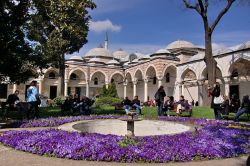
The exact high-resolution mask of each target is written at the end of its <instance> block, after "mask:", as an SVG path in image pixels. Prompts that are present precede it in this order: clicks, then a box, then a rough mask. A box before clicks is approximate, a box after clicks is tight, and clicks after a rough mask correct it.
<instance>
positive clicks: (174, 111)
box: [163, 104, 193, 117]
mask: <svg viewBox="0 0 250 166" xmlns="http://www.w3.org/2000/svg"><path fill="white" fill-rule="evenodd" d="M170 112H173V113H175V114H176V115H177V116H179V115H180V114H182V113H183V112H187V113H188V117H191V116H192V114H193V109H192V107H191V106H190V108H189V109H188V110H183V111H182V113H180V114H178V113H177V105H176V104H175V105H174V109H169V108H163V114H164V115H167V116H170Z"/></svg>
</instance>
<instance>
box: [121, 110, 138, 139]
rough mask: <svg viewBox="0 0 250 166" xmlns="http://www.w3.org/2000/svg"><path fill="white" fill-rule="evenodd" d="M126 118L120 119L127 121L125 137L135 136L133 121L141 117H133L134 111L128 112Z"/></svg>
mask: <svg viewBox="0 0 250 166" xmlns="http://www.w3.org/2000/svg"><path fill="white" fill-rule="evenodd" d="M127 115H128V116H127V117H128V118H127V119H121V120H122V121H126V122H127V134H126V136H127V137H129V138H130V137H134V136H135V121H141V120H142V119H138V118H135V115H136V113H135V112H129V113H128V114H127Z"/></svg>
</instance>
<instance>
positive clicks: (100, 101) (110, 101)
mask: <svg viewBox="0 0 250 166" xmlns="http://www.w3.org/2000/svg"><path fill="white" fill-rule="evenodd" d="M121 102H122V99H119V98H115V97H99V98H97V99H96V101H95V104H94V106H95V107H100V106H104V105H114V104H116V103H121Z"/></svg>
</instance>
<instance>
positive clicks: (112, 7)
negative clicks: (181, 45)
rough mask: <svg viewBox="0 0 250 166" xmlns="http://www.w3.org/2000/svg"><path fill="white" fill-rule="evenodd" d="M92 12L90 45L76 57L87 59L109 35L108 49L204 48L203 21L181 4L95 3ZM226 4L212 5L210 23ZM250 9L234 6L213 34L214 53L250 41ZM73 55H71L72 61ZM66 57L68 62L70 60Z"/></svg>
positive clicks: (173, 0) (164, 0)
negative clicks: (181, 42) (173, 45)
mask: <svg viewBox="0 0 250 166" xmlns="http://www.w3.org/2000/svg"><path fill="white" fill-rule="evenodd" d="M94 2H95V3H96V5H97V8H96V9H94V10H92V11H90V12H89V14H90V15H91V17H92V19H91V22H90V23H89V26H90V31H89V33H88V37H87V39H88V43H87V44H85V45H84V46H83V47H82V48H81V49H80V50H79V52H75V53H73V55H78V56H84V55H85V54H86V53H87V52H88V51H89V50H90V49H91V48H94V47H98V46H99V45H100V44H102V45H104V40H105V33H106V32H108V37H109V49H110V50H111V51H116V50H118V49H120V48H121V49H123V50H125V51H127V52H128V53H133V52H140V53H143V54H151V53H153V52H155V51H157V50H158V49H161V48H165V47H166V46H167V45H168V44H170V43H171V42H173V41H176V40H186V41H189V42H192V43H193V44H194V45H197V46H201V47H204V28H203V22H202V20H201V17H200V16H199V15H198V13H197V12H196V11H194V10H190V9H186V8H185V6H184V4H183V1H182V0H94ZM225 5H226V2H223V1H221V2H219V3H217V4H210V6H209V8H208V15H209V21H210V24H211V22H212V21H213V20H214V19H215V17H216V16H217V14H218V12H219V11H220V10H221V9H222V8H223V7H224V6H225ZM249 16H250V6H246V5H242V4H237V3H235V4H233V6H232V7H231V9H230V10H229V12H228V13H226V15H224V17H223V18H222V19H221V21H220V22H219V24H218V25H217V27H216V29H215V31H214V33H213V41H212V42H213V49H218V48H221V47H232V46H235V45H239V44H242V43H245V42H246V41H249V40H250V17H249ZM70 56H72V55H68V56H67V57H68V58H69V57H70ZM67 57H66V58H67Z"/></svg>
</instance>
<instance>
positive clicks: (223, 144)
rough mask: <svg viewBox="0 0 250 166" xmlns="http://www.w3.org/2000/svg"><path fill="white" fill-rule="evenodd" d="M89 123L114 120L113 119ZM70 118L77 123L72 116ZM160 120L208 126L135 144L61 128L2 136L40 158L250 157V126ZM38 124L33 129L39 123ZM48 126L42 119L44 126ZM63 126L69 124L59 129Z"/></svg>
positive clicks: (3, 140) (139, 139) (159, 159)
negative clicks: (247, 155) (249, 154)
mask: <svg viewBox="0 0 250 166" xmlns="http://www.w3.org/2000/svg"><path fill="white" fill-rule="evenodd" d="M78 118H79V117H78ZM78 118H76V119H78ZM82 118H83V117H82ZM86 118H87V117H86ZM89 118H90V119H93V118H108V116H101V117H100V116H98V117H94V116H93V117H89ZM109 118H117V117H114V116H110V117H109ZM55 119H56V118H55ZM55 119H54V120H55ZM69 119H71V120H72V117H70V118H69ZM50 120H51V118H50ZM78 120H79V119H78ZM80 120H82V119H81V118H80ZM160 120H172V121H178V122H186V123H193V124H199V125H203V126H204V127H203V128H202V129H200V130H198V131H194V132H185V133H181V134H176V135H162V136H145V137H135V138H134V139H132V140H128V139H126V138H125V137H122V136H115V135H101V134H88V133H77V132H67V131H61V130H58V129H44V130H36V131H26V130H23V131H6V132H2V133H0V142H1V143H2V144H4V145H7V146H10V147H13V148H15V149H17V150H22V151H26V152H31V153H34V154H39V155H45V156H55V157H59V158H69V159H76V160H81V159H83V160H95V161H96V160H97V161H117V162H168V161H191V160H201V159H215V158H229V157H235V156H239V155H240V154H245V153H249V152H250V151H249V149H250V141H249V138H250V128H249V125H241V124H239V123H229V122H227V121H212V120H210V121H208V120H205V119H189V118H175V117H161V118H160ZM38 121H39V120H37V121H36V123H35V122H34V123H33V124H38ZM44 121H45V120H40V123H39V124H42V122H44ZM64 121H66V118H65V119H64ZM67 122H72V121H67ZM67 122H65V123H67ZM27 124H29V127H31V126H32V125H31V124H32V121H30V122H29V123H26V127H27ZM46 124H47V123H46ZM50 124H51V123H50ZM53 124H56V123H53ZM59 124H60V125H61V124H63V123H62V122H60V123H58V124H57V125H59ZM23 125H24V124H23ZM34 126H39V125H34ZM41 126H45V125H41ZM48 126H51V125H48Z"/></svg>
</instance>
